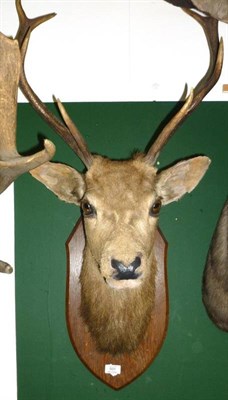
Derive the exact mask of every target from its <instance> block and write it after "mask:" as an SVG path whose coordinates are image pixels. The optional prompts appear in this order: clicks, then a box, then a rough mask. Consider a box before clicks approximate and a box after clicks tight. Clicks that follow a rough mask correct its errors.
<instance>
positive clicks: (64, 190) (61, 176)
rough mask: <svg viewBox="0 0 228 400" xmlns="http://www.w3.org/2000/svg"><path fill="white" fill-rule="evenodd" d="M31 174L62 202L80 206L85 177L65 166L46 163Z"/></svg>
mask: <svg viewBox="0 0 228 400" xmlns="http://www.w3.org/2000/svg"><path fill="white" fill-rule="evenodd" d="M30 174H31V175H32V176H33V177H34V178H36V179H37V180H38V181H40V182H41V183H43V184H44V185H45V186H46V187H47V188H48V189H50V190H51V191H52V192H53V193H55V194H56V195H57V196H58V197H59V198H60V200H64V201H66V202H67V203H74V204H77V205H79V203H80V200H81V198H82V197H83V195H84V192H85V180H84V178H83V175H82V174H80V173H79V172H77V171H76V170H75V169H73V168H71V167H69V166H68V165H65V164H58V163H56V164H55V163H51V162H46V163H44V164H42V165H41V166H39V167H37V168H35V169H33V170H32V171H30Z"/></svg>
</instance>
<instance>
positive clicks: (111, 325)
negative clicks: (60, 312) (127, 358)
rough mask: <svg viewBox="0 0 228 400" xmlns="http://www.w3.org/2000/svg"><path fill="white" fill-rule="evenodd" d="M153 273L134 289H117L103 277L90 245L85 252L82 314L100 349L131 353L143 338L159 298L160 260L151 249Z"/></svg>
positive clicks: (150, 260) (82, 278)
mask: <svg viewBox="0 0 228 400" xmlns="http://www.w3.org/2000/svg"><path fill="white" fill-rule="evenodd" d="M148 263H149V264H148V266H150V268H149V271H150V272H149V274H148V276H147V278H146V279H145V280H143V281H142V283H141V285H140V286H138V287H136V288H133V289H129V288H126V289H120V290H117V289H113V288H111V287H110V286H108V285H107V283H106V282H105V280H104V279H103V277H102V275H101V273H100V271H99V266H98V265H97V263H96V261H95V259H94V258H93V256H92V254H91V252H90V250H89V248H88V247H87V246H86V247H85V251H84V261H83V266H82V272H81V276H80V281H81V285H82V294H81V313H82V316H83V319H84V321H85V322H86V324H87V325H88V328H89V330H90V333H91V334H92V336H93V337H94V339H95V341H96V344H97V347H98V349H99V350H100V351H105V352H110V353H112V354H116V353H122V352H131V351H133V350H135V349H136V348H137V346H138V344H139V343H140V341H141V340H142V339H143V337H144V335H145V332H146V328H147V326H148V323H149V321H150V317H151V312H152V309H153V307H154V298H155V276H156V261H155V257H154V254H153V251H151V255H150V257H149V259H148Z"/></svg>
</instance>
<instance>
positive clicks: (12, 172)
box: [0, 33, 55, 193]
mask: <svg viewBox="0 0 228 400" xmlns="http://www.w3.org/2000/svg"><path fill="white" fill-rule="evenodd" d="M0 54H1V57H0V121H1V123H0V193H2V192H3V191H4V190H5V189H6V188H7V187H8V186H9V185H10V184H11V183H12V182H13V181H14V180H15V179H16V178H17V177H18V176H20V175H21V174H23V173H24V172H28V171H29V170H31V169H33V168H35V167H37V166H39V165H40V164H42V163H44V162H46V161H48V160H50V159H51V158H52V157H53V155H54V153H55V146H54V144H53V143H52V142H50V141H49V140H46V141H45V144H44V145H45V149H44V150H42V151H40V152H38V153H36V154H34V155H31V156H27V157H22V156H20V154H19V153H18V152H17V149H16V114H17V90H18V82H19V75H20V68H21V59H20V51H19V47H18V43H17V41H15V40H12V39H9V38H7V37H6V36H4V35H3V34H2V33H0Z"/></svg>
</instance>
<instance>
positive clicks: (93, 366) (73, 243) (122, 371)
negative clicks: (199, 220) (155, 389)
mask: <svg viewBox="0 0 228 400" xmlns="http://www.w3.org/2000/svg"><path fill="white" fill-rule="evenodd" d="M155 242H156V243H155V255H156V260H157V276H156V283H155V308H154V310H153V313H152V314H151V320H150V323H149V325H148V328H147V331H146V334H145V336H144V339H143V340H142V342H141V343H140V345H139V346H138V348H137V350H135V351H133V352H131V353H125V354H120V355H115V356H113V355H112V354H110V353H101V352H99V351H98V350H97V348H96V343H95V341H94V339H93V337H92V336H91V335H90V332H89V331H88V327H87V325H86V324H85V322H84V320H83V319H82V317H81V313H80V304H81V285H80V280H79V277H80V272H81V267H82V261H83V249H84V246H85V236H84V229H83V223H82V221H81V219H80V220H79V221H78V222H77V224H76V226H75V228H74V230H73V232H72V233H71V235H70V237H69V239H68V241H67V243H66V248H67V256H68V271H67V302H66V314H67V325H68V331H69V335H70V338H71V342H72V344H73V347H74V349H75V351H76V353H77V354H78V356H79V358H80V359H81V361H82V362H83V363H84V364H85V365H86V367H87V368H88V369H89V370H90V371H91V372H92V373H93V374H94V375H95V376H96V377H97V378H99V379H101V380H102V381H103V382H104V383H106V384H107V385H109V386H110V387H111V388H113V389H120V388H122V387H124V386H126V385H127V384H129V383H130V382H132V381H133V380H134V379H136V378H137V377H138V376H139V375H141V374H142V373H143V372H144V371H145V369H146V368H147V367H148V366H149V365H150V364H151V363H152V361H153V360H154V358H155V357H156V355H157V354H158V352H159V350H160V348H161V346H162V343H163V341H164V338H165V335H166V330H167V326H168V287H167V276H166V275H167V272H166V254H167V242H166V241H165V239H164V238H163V236H162V234H161V232H160V231H159V230H157V233H156V241H155Z"/></svg>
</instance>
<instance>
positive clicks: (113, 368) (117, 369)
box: [105, 364, 121, 376]
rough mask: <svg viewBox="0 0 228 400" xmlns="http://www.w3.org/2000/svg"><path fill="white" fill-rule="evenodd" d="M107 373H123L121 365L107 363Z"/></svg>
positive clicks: (113, 374) (114, 374)
mask: <svg viewBox="0 0 228 400" xmlns="http://www.w3.org/2000/svg"><path fill="white" fill-rule="evenodd" d="M105 374H110V375H112V376H116V375H120V374H121V365H113V364H106V365H105Z"/></svg>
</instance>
